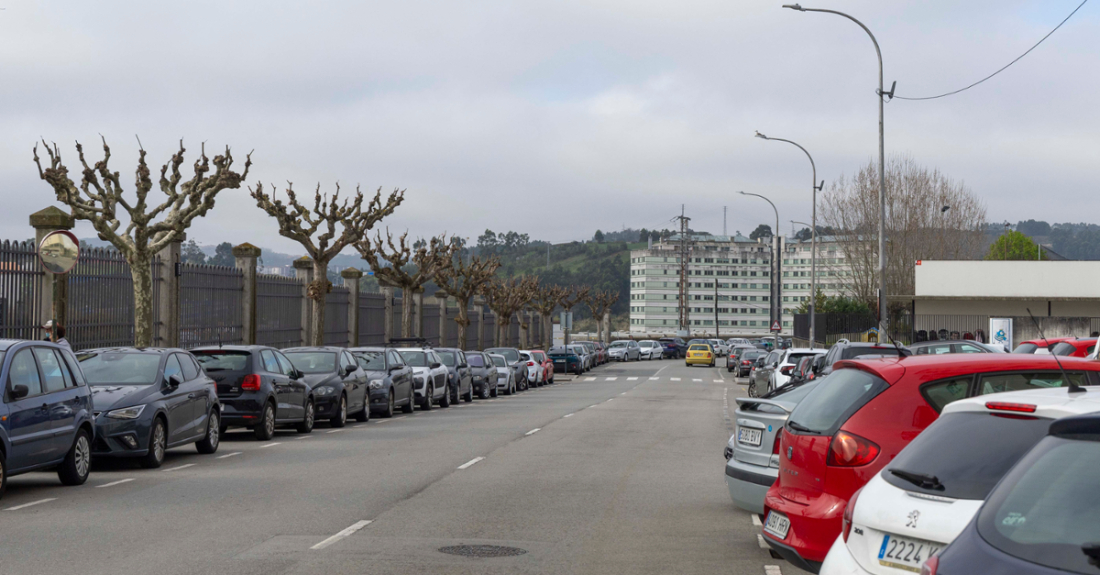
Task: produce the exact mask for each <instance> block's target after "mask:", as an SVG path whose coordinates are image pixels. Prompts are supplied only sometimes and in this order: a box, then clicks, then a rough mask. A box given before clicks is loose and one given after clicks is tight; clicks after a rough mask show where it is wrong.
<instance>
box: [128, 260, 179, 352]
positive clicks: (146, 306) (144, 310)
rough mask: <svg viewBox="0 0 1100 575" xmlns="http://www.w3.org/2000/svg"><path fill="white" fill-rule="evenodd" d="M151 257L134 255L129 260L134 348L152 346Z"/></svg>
mask: <svg viewBox="0 0 1100 575" xmlns="http://www.w3.org/2000/svg"><path fill="white" fill-rule="evenodd" d="M152 264H153V257H152V256H151V255H147V254H140V253H139V254H135V255H134V256H133V257H132V258H130V277H131V278H133V282H134V346H135V347H152V346H153V270H152ZM166 265H170V264H166Z"/></svg>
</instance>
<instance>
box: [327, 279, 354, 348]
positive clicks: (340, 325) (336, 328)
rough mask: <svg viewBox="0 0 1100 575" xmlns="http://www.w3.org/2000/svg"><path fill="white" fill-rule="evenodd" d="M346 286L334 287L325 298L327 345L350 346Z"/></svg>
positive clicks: (347, 291) (347, 292)
mask: <svg viewBox="0 0 1100 575" xmlns="http://www.w3.org/2000/svg"><path fill="white" fill-rule="evenodd" d="M349 293H350V291H349V290H348V288H346V287H344V286H332V291H331V292H329V294H328V296H327V297H325V337H324V343H325V345H337V346H347V345H348V305H349V303H348V298H349Z"/></svg>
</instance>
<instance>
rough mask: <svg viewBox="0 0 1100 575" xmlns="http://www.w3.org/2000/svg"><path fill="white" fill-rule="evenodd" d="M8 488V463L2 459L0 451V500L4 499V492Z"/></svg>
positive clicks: (2, 455)
mask: <svg viewBox="0 0 1100 575" xmlns="http://www.w3.org/2000/svg"><path fill="white" fill-rule="evenodd" d="M7 488H8V462H7V460H6V459H4V452H3V451H0V499H2V498H3V497H4V491H6V490H7Z"/></svg>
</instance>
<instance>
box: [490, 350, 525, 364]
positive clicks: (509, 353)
mask: <svg viewBox="0 0 1100 575" xmlns="http://www.w3.org/2000/svg"><path fill="white" fill-rule="evenodd" d="M485 351H487V352H489V353H495V354H497V355H503V356H504V359H506V360H508V363H515V362H517V361H519V352H518V351H516V350H514V349H509V348H495V349H487V350H485ZM494 361H495V360H494Z"/></svg>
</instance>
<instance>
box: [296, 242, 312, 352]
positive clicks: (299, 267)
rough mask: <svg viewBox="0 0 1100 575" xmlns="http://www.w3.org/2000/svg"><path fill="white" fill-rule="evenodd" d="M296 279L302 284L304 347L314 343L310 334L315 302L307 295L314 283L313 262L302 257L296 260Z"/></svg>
mask: <svg viewBox="0 0 1100 575" xmlns="http://www.w3.org/2000/svg"><path fill="white" fill-rule="evenodd" d="M294 277H296V278H298V279H299V280H301V282H302V345H309V342H311V341H313V338H312V337H311V335H312V334H311V333H310V329H311V328H310V318H311V317H312V315H313V314H312V310H313V304H314V302H313V300H311V299H309V295H308V294H307V293H306V292H307V291H308V290H309V284H310V283H311V282H313V260H311V259H310V258H309V257H307V256H302V257H300V258H298V259H296V260H294Z"/></svg>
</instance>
